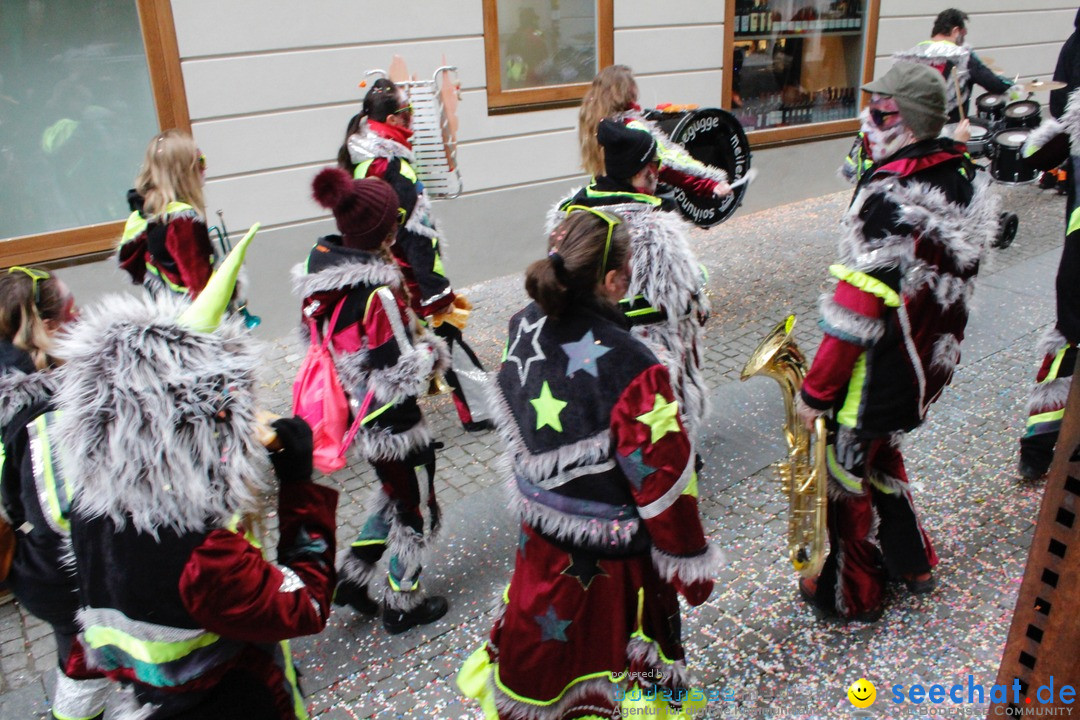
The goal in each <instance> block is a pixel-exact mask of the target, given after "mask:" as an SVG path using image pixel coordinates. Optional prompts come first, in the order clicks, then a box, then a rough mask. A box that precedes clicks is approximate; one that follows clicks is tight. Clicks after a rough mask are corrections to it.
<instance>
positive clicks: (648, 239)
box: [548, 120, 709, 437]
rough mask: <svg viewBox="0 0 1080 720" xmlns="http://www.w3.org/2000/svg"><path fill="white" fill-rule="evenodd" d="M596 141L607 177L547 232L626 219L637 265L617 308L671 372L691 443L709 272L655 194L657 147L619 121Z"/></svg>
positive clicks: (699, 405)
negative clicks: (595, 219)
mask: <svg viewBox="0 0 1080 720" xmlns="http://www.w3.org/2000/svg"><path fill="white" fill-rule="evenodd" d="M596 134H597V138H598V142H599V144H600V146H602V147H603V150H604V173H603V174H601V175H598V176H597V177H596V178H594V180H593V182H592V183H590V184H589V185H587V186H585V187H583V188H581V189H580V190H578V191H577V192H576V193H575V194H574V195H572V196H571V197H570V198H568V199H566V200H563V201H562V202H560V203H559V204H558V205H557V206H556V207H555V209H553V210H552V211H551V212H550V213H549V216H548V230H549V231H550V230H551V229H553V228H554V227H555V225H556V224H558V222H559V221H560V220H561V219H562V218H563V217H564V216H565V215H566V213H567V211H568V210H570V209H572V208H574V207H582V206H583V207H597V208H604V209H605V210H607V211H610V212H616V213H619V214H620V215H622V216H623V217H624V218H625V220H626V225H627V231H628V233H629V234H630V245H631V252H632V253H633V256H634V263H633V275H632V277H631V281H630V289H629V294H628V295H627V297H626V298H624V299H623V300H622V301H621V302H620V306H621V307H622V309H623V312H624V313H625V314H626V317H627V319H628V320H629V321H630V324H631V325H632V326H633V329H634V330H633V331H634V334H635V335H637V336H638V337H640V338H642V339H643V340H644V341H645V342H646V343H647V344H648V345H649V347H650V348H651V349H652V350H653V352H655V353H656V354H657V356H658V357H659V358H660V359H661V360H662V361H663V362H664V364H665V365H667V368H668V372H669V373H670V375H671V383H672V386H673V387H674V388H675V395H676V397H677V398H678V400H679V408H680V409H681V410H682V412H683V414H684V415H683V417H684V420H685V422H686V426H687V430H688V431H689V432H690V434H691V436H692V437H693V436H695V435H696V433H697V432H698V430H699V427H700V425H701V423H702V422H703V421H704V418H705V415H706V414H707V410H708V388H707V386H706V384H705V379H704V377H703V375H702V373H701V356H702V353H703V352H704V343H703V338H702V326H703V325H704V323H705V320H706V319H707V318H708V315H709V301H708V298H706V297H705V292H704V285H705V281H706V277H705V273H704V269H703V268H701V266H700V265H699V264H698V262H697V260H696V259H695V257H694V253H693V252H692V251H691V250H690V242H689V225H688V224H687V223H686V221H685V220H683V219H682V217H681V216H680V215H678V214H677V213H675V212H669V210H671V209H673V208H672V207H671V206H670V204H669V203H666V202H664V201H662V200H661V199H660V198H658V197H656V195H655V194H654V193H655V192H656V185H657V179H658V176H659V173H658V166H659V160H658V156H657V152H658V144H657V142H656V139H655V138H654V137H653V136H651V135H650V134H649V133H647V132H645V131H643V130H637V129H634V128H631V127H628V126H625V125H623V124H622V123H620V122H618V121H615V120H602V121H601V122H600V125H599V128H598V131H597V133H596Z"/></svg>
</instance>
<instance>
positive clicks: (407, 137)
mask: <svg viewBox="0 0 1080 720" xmlns="http://www.w3.org/2000/svg"><path fill="white" fill-rule="evenodd" d="M368 127H369V128H371V132H373V133H375V134H376V135H378V136H379V137H381V138H386V139H387V140H393V141H394V142H396V143H401V144H402V145H404V146H405V147H407V148H411V147H412V135H413V131H412V130H410V129H409V128H407V127H404V126H398V125H389V124H387V123H382V122H379V121H378V120H368Z"/></svg>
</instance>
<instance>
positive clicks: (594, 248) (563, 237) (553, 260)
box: [525, 211, 630, 317]
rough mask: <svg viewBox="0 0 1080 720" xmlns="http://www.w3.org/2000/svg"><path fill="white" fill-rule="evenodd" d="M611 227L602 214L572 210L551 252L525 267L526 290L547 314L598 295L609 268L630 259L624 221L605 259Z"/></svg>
mask: <svg viewBox="0 0 1080 720" xmlns="http://www.w3.org/2000/svg"><path fill="white" fill-rule="evenodd" d="M608 229H609V226H608V223H607V222H606V221H605V220H604V219H603V218H601V217H600V216H598V215H595V214H593V213H591V212H585V211H579V212H574V213H571V214H570V215H569V216H568V217H567V218H566V219H565V220H563V221H562V223H560V224H559V226H558V227H557V228H555V230H554V231H553V232H552V233H551V237H550V238H548V248H549V250H548V256H547V257H546V258H544V259H543V260H537V261H536V262H534V263H532V264H531V265H529V267H528V268H527V269H526V270H525V292H527V293H528V294H529V297H531V298H532V299H533V300H535V301H536V303H537V304H538V305H539V306H540V307H541V308H542V309H543V310H544V314H545V315H550V316H552V317H559V316H561V315H563V314H565V312H566V311H567V310H568V309H569V308H570V306H571V304H574V303H579V302H582V301H586V300H590V299H593V298H595V295H596V286H597V284H598V282H599V279H602V277H603V275H604V274H605V272H606V271H607V270H611V269H614V268H619V267H622V266H623V265H624V264H625V263H626V260H627V258H628V257H629V256H630V239H629V236H628V235H627V233H626V229H625V226H624V224H623V223H621V222H620V223H619V224H617V225H615V226H614V228H613V230H612V234H611V246H610V247H608V248H607V262H606V263H604V254H605V246H606V245H607V237H608ZM601 263H604V266H603V267H601Z"/></svg>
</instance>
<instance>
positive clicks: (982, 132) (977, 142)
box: [942, 118, 992, 157]
mask: <svg viewBox="0 0 1080 720" xmlns="http://www.w3.org/2000/svg"><path fill="white" fill-rule="evenodd" d="M968 122H969V123H971V139H970V140H968V141H967V149H968V154H969V155H971V157H984V156H985V155H986V149H987V148H986V146H987V144H989V142H990V137H991V135H992V133H991V132H990V128H989V127H987V125H986V123H984V122H983V121H981V120H977V119H975V118H968ZM956 125H957V123H949V124H948V125H946V126H945V128H944V129H943V131H942V134H943V135H945V136H946V137H953V134H954V133H955V132H956Z"/></svg>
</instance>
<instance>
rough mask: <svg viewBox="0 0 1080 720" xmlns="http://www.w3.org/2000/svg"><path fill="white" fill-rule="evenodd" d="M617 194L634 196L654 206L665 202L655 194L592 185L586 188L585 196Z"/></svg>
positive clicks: (595, 196)
mask: <svg viewBox="0 0 1080 720" xmlns="http://www.w3.org/2000/svg"><path fill="white" fill-rule="evenodd" d="M616 195H618V196H622V197H628V198H633V199H634V200H637V201H638V202H643V203H647V204H649V205H652V206H653V207H660V204H661V203H662V202H663V201H662V200H661V199H660V198H658V197H656V196H655V195H646V194H645V193H627V192H608V191H607V190H596V189H594V188H593V186H592V185H589V186H588V187H586V188H585V197H591V198H603V197H614V196H616Z"/></svg>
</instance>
